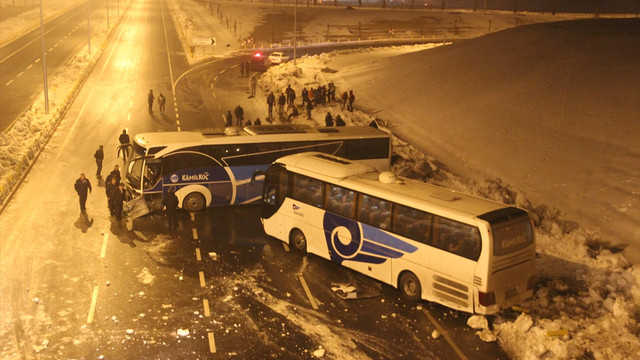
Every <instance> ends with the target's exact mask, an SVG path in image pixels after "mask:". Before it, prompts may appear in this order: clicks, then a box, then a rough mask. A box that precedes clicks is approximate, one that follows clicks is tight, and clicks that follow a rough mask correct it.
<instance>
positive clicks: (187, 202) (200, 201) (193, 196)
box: [182, 192, 205, 212]
mask: <svg viewBox="0 0 640 360" xmlns="http://www.w3.org/2000/svg"><path fill="white" fill-rule="evenodd" d="M204 206H205V200H204V195H202V194H200V193H198V192H192V193H189V195H187V196H185V197H184V200H182V208H183V209H185V210H186V211H192V212H195V211H201V210H202V209H204Z"/></svg>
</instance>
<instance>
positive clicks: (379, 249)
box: [361, 240, 404, 259]
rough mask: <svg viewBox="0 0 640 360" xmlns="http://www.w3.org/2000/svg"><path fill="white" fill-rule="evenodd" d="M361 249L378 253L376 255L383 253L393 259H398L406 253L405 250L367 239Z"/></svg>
mask: <svg viewBox="0 0 640 360" xmlns="http://www.w3.org/2000/svg"><path fill="white" fill-rule="evenodd" d="M361 251H364V252H368V253H372V254H376V255H382V256H386V257H389V258H393V259H397V258H399V257H401V256H402V255H404V253H403V252H400V251H395V250H393V249H389V248H386V247H384V246H380V245H378V244H376V243H374V242H371V241H367V240H365V241H363V243H362V249H361Z"/></svg>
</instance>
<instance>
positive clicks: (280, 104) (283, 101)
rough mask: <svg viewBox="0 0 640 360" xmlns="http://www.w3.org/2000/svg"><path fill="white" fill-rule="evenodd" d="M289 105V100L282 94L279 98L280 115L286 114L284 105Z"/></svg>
mask: <svg viewBox="0 0 640 360" xmlns="http://www.w3.org/2000/svg"><path fill="white" fill-rule="evenodd" d="M286 103H287V98H286V97H285V96H284V94H283V93H280V96H278V114H280V115H282V114H283V113H284V104H286Z"/></svg>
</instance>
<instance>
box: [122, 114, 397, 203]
mask: <svg viewBox="0 0 640 360" xmlns="http://www.w3.org/2000/svg"><path fill="white" fill-rule="evenodd" d="M229 130H231V131H229ZM303 151H319V152H323V153H327V154H335V155H340V156H344V157H346V158H349V159H352V160H357V161H361V162H363V163H366V164H369V165H371V166H374V167H376V168H378V169H381V170H383V169H386V168H388V167H389V164H390V159H391V139H390V136H389V134H387V133H385V132H383V131H381V130H378V129H376V128H373V127H370V126H344V127H327V128H312V127H308V126H303V125H291V124H289V125H261V126H247V127H245V128H243V129H240V130H238V129H237V128H227V129H226V131H225V132H223V133H204V132H186V131H183V132H154V133H143V134H138V135H136V136H135V137H134V141H133V155H132V156H131V160H130V161H129V164H128V166H127V173H126V177H125V178H126V186H127V189H128V190H129V192H130V194H131V195H132V197H133V198H138V197H139V196H142V197H143V198H144V200H145V201H146V204H147V206H146V207H145V208H146V210H145V213H148V212H149V211H157V210H160V209H161V207H162V200H163V197H164V195H165V194H166V193H167V191H168V189H169V187H173V188H174V189H175V191H176V195H177V197H178V200H179V206H180V207H181V208H183V209H185V210H187V211H200V210H202V209H204V208H207V207H213V206H221V205H235V204H248V203H252V202H259V201H260V198H261V196H262V178H263V176H259V177H258V178H257V179H256V178H253V179H252V175H253V174H254V172H255V171H256V170H263V171H264V170H266V169H267V167H268V166H269V164H271V163H272V162H273V161H275V160H276V159H277V158H279V157H282V156H285V155H289V154H293V153H298V152H303ZM252 180H257V181H252ZM143 214H144V213H142V214H138V215H143Z"/></svg>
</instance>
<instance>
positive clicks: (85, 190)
mask: <svg viewBox="0 0 640 360" xmlns="http://www.w3.org/2000/svg"><path fill="white" fill-rule="evenodd" d="M73 187H74V188H75V189H76V192H77V193H78V197H79V198H80V211H81V212H83V213H84V212H86V207H85V205H86V203H87V195H89V193H90V192H91V182H89V179H87V178H86V177H85V176H84V174H80V178H79V179H78V180H76V183H75V185H74V186H73Z"/></svg>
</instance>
